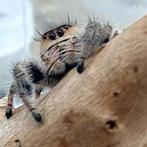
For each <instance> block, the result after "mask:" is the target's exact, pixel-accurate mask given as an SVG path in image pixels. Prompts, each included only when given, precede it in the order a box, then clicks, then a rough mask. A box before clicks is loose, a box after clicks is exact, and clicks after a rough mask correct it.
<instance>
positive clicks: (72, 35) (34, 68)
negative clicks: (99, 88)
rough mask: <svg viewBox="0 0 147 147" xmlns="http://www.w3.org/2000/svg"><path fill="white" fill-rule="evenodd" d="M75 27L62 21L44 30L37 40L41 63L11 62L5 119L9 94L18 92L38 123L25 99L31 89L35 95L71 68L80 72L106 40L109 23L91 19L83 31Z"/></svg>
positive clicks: (10, 105) (9, 109)
mask: <svg viewBox="0 0 147 147" xmlns="http://www.w3.org/2000/svg"><path fill="white" fill-rule="evenodd" d="M79 30H81V28H80V29H79V28H78V27H77V26H76V25H71V24H67V25H66V24H65V25H61V26H59V27H57V28H55V29H53V30H50V31H48V32H46V33H44V34H43V35H41V39H40V44H41V45H40V57H41V59H42V63H38V62H36V61H33V60H30V61H21V62H18V63H16V64H15V65H14V67H13V78H14V81H13V83H12V85H11V87H10V90H9V95H8V105H7V109H6V114H5V115H6V117H7V119H9V118H10V117H11V116H12V108H13V96H14V95H15V94H18V95H19V97H20V98H21V99H22V100H23V102H24V104H25V105H26V106H27V107H28V109H29V110H30V111H31V113H32V116H33V117H34V119H35V120H36V121H37V122H41V121H42V118H41V115H40V114H39V113H37V112H36V111H35V108H33V107H32V105H31V104H30V102H29V99H28V98H29V97H30V95H31V94H32V93H33V92H35V94H36V98H38V97H39V96H40V93H41V91H42V89H43V88H44V87H49V88H52V87H54V86H55V85H56V84H57V83H58V82H59V81H60V80H61V79H62V78H63V77H64V76H65V74H66V73H67V72H68V71H69V70H71V69H72V68H74V67H76V69H77V72H78V73H82V72H83V70H84V60H85V59H87V58H88V57H90V56H91V55H92V54H93V53H94V52H95V51H96V50H99V47H100V46H101V45H103V44H104V43H107V42H108V41H109V40H110V37H111V35H112V27H111V25H109V24H106V23H101V22H99V21H96V20H92V19H89V21H88V24H87V25H86V27H85V28H84V29H83V31H81V32H80V33H79Z"/></svg>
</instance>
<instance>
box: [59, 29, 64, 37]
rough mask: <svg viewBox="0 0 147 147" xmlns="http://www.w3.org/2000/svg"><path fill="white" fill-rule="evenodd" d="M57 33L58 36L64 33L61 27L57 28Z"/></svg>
mask: <svg viewBox="0 0 147 147" xmlns="http://www.w3.org/2000/svg"><path fill="white" fill-rule="evenodd" d="M57 35H58V36H59V37H62V36H63V35H64V31H63V29H61V28H60V29H57Z"/></svg>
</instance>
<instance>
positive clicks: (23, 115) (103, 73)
mask: <svg viewBox="0 0 147 147" xmlns="http://www.w3.org/2000/svg"><path fill="white" fill-rule="evenodd" d="M38 110H39V111H40V113H41V114H42V117H43V119H44V120H43V121H44V122H43V123H42V124H38V123H36V122H35V121H34V120H33V118H32V116H31V114H30V113H29V112H28V110H27V108H26V107H22V108H20V109H18V110H17V111H16V112H15V114H14V115H13V117H12V118H11V119H10V120H6V119H5V120H4V121H3V122H1V123H0V146H1V147H18V146H21V147H143V146H144V145H145V143H146V141H147V16H145V17H144V18H142V19H141V20H139V21H138V22H137V23H135V24H134V25H133V26H131V27H129V28H128V29H127V30H125V31H124V32H123V33H122V34H120V35H119V36H117V37H116V38H114V39H113V40H112V41H111V42H110V43H109V44H108V45H107V46H106V47H105V48H104V49H103V50H102V51H101V52H100V53H99V54H97V55H96V56H94V57H92V58H91V59H90V60H89V61H88V63H87V65H86V69H85V71H84V72H83V73H82V74H81V75H79V74H78V73H77V72H76V70H72V71H71V72H69V74H68V75H67V76H66V77H65V78H64V79H63V80H62V81H61V82H60V83H59V84H58V85H57V86H56V87H55V88H53V89H52V91H51V92H50V94H49V95H48V96H47V97H45V98H42V99H40V103H39V105H38ZM144 147H145V146H144Z"/></svg>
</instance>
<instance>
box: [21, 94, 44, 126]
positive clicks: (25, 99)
mask: <svg viewBox="0 0 147 147" xmlns="http://www.w3.org/2000/svg"><path fill="white" fill-rule="evenodd" d="M20 98H21V99H22V100H23V102H24V104H25V105H26V106H27V107H28V109H29V110H30V112H31V113H32V116H33V118H34V119H35V120H36V121H37V122H39V123H40V122H42V117H41V115H40V114H39V113H37V112H36V111H35V108H33V107H32V105H31V103H30V102H29V100H28V98H27V97H26V96H20Z"/></svg>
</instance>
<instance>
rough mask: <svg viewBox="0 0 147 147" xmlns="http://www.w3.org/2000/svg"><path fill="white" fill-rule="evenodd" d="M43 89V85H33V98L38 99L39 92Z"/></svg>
mask: <svg viewBox="0 0 147 147" xmlns="http://www.w3.org/2000/svg"><path fill="white" fill-rule="evenodd" d="M42 90H43V87H42V86H40V85H38V84H37V85H36V86H35V99H38V98H39V97H40V93H41V91H42Z"/></svg>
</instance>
